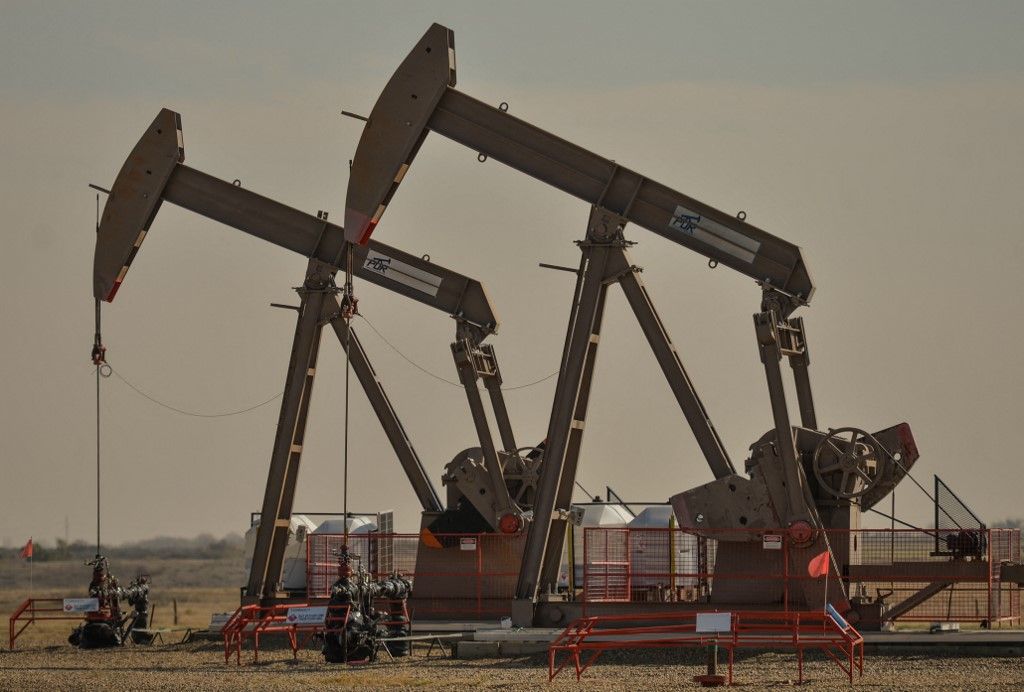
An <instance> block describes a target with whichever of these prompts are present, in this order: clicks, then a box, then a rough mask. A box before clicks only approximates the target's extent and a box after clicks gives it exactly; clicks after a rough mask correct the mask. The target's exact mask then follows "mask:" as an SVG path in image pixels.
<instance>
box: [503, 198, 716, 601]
mask: <svg viewBox="0 0 1024 692" xmlns="http://www.w3.org/2000/svg"><path fill="white" fill-rule="evenodd" d="M624 225H625V219H624V218H623V217H620V216H617V215H615V214H611V213H609V212H608V211H606V210H604V209H601V208H599V207H592V209H591V214H590V220H589V222H588V224H587V237H586V239H585V240H584V241H582V242H580V243H578V244H579V246H580V250H581V251H582V257H581V260H580V268H579V273H578V277H577V287H576V293H575V295H574V299H573V306H572V311H571V314H570V319H569V328H568V331H567V334H566V341H565V347H564V350H563V354H562V363H561V370H560V374H559V379H558V384H557V386H556V389H555V400H554V403H553V405H552V409H551V418H550V421H549V424H548V437H547V439H548V445H547V448H546V449H545V453H544V464H543V466H542V469H541V476H540V481H539V483H538V489H537V500H536V502H535V503H534V517H533V523H532V524H531V526H530V530H529V534H528V536H527V540H526V547H525V549H524V553H523V562H522V569H521V571H520V575H519V582H518V586H517V590H516V597H517V600H518V601H519V603H521V604H522V603H524V602H525V603H529V604H531V610H532V603H535V602H536V600H537V597H538V595H539V594H540V593H541V592H543V591H544V590H545V589H547V588H551V587H553V586H554V584H555V583H556V581H557V577H558V566H559V562H560V559H561V554H562V543H563V540H564V537H565V522H566V520H567V516H568V511H569V506H570V504H571V501H572V489H573V486H574V485H575V482H576V468H577V465H578V461H579V452H580V447H581V443H582V436H583V430H584V427H585V421H586V410H587V404H588V401H589V395H590V383H591V379H592V376H593V371H594V363H595V359H596V356H597V346H598V343H599V340H600V330H601V318H602V315H603V311H604V306H605V298H606V295H607V288H608V286H609V285H610V284H612V283H618V284H620V285H621V286H622V288H623V291H624V292H625V294H626V299H627V301H628V302H629V305H630V307H631V308H632V310H633V312H634V314H635V315H636V317H637V320H638V321H639V323H640V326H641V329H642V330H643V332H644V335H645V336H646V337H647V340H648V343H649V344H650V345H651V348H652V350H653V351H654V353H655V356H656V358H657V360H658V364H659V365H660V366H661V369H662V372H663V373H664V375H665V378H666V379H667V380H668V382H669V385H670V386H671V388H672V393H673V394H674V395H675V397H676V400H677V401H678V403H679V406H680V408H681V409H682V411H683V415H684V416H685V417H686V420H687V422H688V423H689V425H690V428H691V429H692V430H693V432H694V435H695V437H696V439H697V444H698V445H699V446H700V448H701V451H702V452H703V454H704V457H705V459H706V460H707V462H708V465H709V466H710V467H711V469H712V472H713V473H714V474H715V476H716V477H722V476H724V475H728V474H731V473H734V470H733V466H732V462H731V461H730V459H729V456H728V454H727V453H726V451H725V448H724V446H723V445H722V442H721V440H720V438H719V437H718V433H717V432H716V431H715V429H714V426H713V425H712V424H711V420H710V418H709V417H708V415H707V412H706V410H705V409H704V405H703V404H702V403H701V401H700V398H699V397H698V395H697V393H696V390H695V388H694V386H693V383H692V382H691V380H690V377H689V375H688V374H687V373H686V370H685V369H684V368H683V365H682V361H681V360H680V359H679V356H678V354H677V353H676V350H675V346H673V344H672V342H671V340H670V339H669V337H668V334H667V333H666V331H665V329H664V326H663V325H662V323H661V320H660V318H659V317H658V315H657V312H656V311H655V309H654V306H653V305H652V303H651V301H650V299H649V297H648V295H647V291H646V289H645V288H644V286H643V283H642V282H641V281H640V278H639V276H638V272H639V271H640V269H639V268H638V267H637V266H635V265H634V264H633V263H632V262H631V261H630V258H629V254H628V253H627V248H628V246H629V245H630V244H631V243H629V242H628V241H626V240H625V239H624V238H623V237H622V228H623V226H624ZM525 610H526V609H524V608H523V607H521V606H520V607H517V608H516V609H515V613H514V615H515V616H516V619H517V620H519V621H525V619H526V613H525Z"/></svg>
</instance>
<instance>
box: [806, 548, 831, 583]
mask: <svg viewBox="0 0 1024 692" xmlns="http://www.w3.org/2000/svg"><path fill="white" fill-rule="evenodd" d="M828 558H829V555H828V551H827V550H826V551H825V552H823V553H821V554H820V555H815V556H814V557H812V558H811V561H810V562H808V563H807V574H809V575H811V576H812V577H827V576H828V565H829V562H830V560H829V559H828Z"/></svg>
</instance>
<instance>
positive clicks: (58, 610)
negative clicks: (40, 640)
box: [8, 598, 82, 650]
mask: <svg viewBox="0 0 1024 692" xmlns="http://www.w3.org/2000/svg"><path fill="white" fill-rule="evenodd" d="M37 620H75V621H79V622H80V621H81V620H82V613H67V612H65V610H64V599H62V598H27V599H25V600H24V601H22V602H21V604H20V605H19V606H18V607H17V608H16V609H15V611H14V612H13V613H12V614H11V617H10V619H9V621H8V625H9V628H10V629H9V639H8V646H9V648H10V649H11V650H14V643H15V642H16V641H17V640H18V637H19V636H21V634H22V632H24V631H25V630H26V629H28V626H29V625H31V624H33V623H34V622H36V621H37Z"/></svg>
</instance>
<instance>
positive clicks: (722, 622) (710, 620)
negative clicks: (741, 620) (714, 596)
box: [697, 613, 732, 633]
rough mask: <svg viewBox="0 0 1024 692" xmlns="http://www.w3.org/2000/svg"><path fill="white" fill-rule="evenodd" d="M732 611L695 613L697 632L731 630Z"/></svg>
mask: <svg viewBox="0 0 1024 692" xmlns="http://www.w3.org/2000/svg"><path fill="white" fill-rule="evenodd" d="M731 631H732V613H697V632H704V633H707V632H731Z"/></svg>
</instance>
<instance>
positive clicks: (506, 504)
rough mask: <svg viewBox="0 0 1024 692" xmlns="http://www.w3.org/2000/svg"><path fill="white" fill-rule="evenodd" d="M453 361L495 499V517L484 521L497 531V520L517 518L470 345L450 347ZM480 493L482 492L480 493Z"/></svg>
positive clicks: (459, 342) (464, 342) (458, 343)
mask: <svg viewBox="0 0 1024 692" xmlns="http://www.w3.org/2000/svg"><path fill="white" fill-rule="evenodd" d="M452 357H453V358H454V359H455V367H456V369H457V370H458V373H459V381H460V382H461V383H462V388H463V389H465V390H466V400H467V401H468V402H469V411H470V413H471V414H472V417H473V425H474V426H475V427H476V435H477V439H479V440H480V448H481V450H482V451H483V455H484V466H485V467H486V468H487V475H488V477H489V478H490V481H491V487H492V488H493V489H494V494H495V497H494V498H492V499H491V500H490V504H491V506H492V507H493V508H494V515H493V516H492V517H486V518H487V520H488V521H489V522H491V525H492V526H495V528H497V523H498V520H500V519H501V517H503V516H505V515H506V514H516V512H515V511H514V508H513V505H512V499H511V498H510V497H509V494H508V486H507V485H506V484H505V477H504V475H503V474H502V468H501V462H500V461H499V460H498V450H497V448H496V447H495V445H494V436H493V435H492V434H491V425H490V423H489V422H488V420H487V412H486V411H485V409H484V403H483V399H482V398H481V396H480V388H479V387H478V386H477V370H476V365H475V364H474V362H473V358H474V355H473V345H472V344H471V343H470V342H469V340H468V339H459V340H457V341H455V342H454V343H452ZM481 490H482V489H481Z"/></svg>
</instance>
